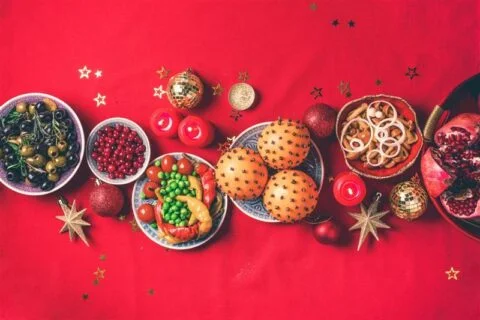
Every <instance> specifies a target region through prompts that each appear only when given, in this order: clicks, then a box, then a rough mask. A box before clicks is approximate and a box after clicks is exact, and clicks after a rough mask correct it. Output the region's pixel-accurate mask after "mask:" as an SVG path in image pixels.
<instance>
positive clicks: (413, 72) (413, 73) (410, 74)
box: [405, 67, 419, 80]
mask: <svg viewBox="0 0 480 320" xmlns="http://www.w3.org/2000/svg"><path fill="white" fill-rule="evenodd" d="M405 75H406V76H407V77H409V78H410V80H412V79H413V78H415V77H418V76H419V74H418V73H417V67H413V68H410V67H408V71H407V72H406V73H405Z"/></svg>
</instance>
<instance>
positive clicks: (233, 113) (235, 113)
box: [230, 109, 242, 122]
mask: <svg viewBox="0 0 480 320" xmlns="http://www.w3.org/2000/svg"><path fill="white" fill-rule="evenodd" d="M241 117H242V114H241V113H240V111H238V110H234V109H232V111H231V112H230V118H232V119H233V121H235V122H237V121H238V119H240V118H241Z"/></svg>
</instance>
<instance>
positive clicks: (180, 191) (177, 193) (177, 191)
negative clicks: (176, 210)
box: [175, 188, 182, 196]
mask: <svg viewBox="0 0 480 320" xmlns="http://www.w3.org/2000/svg"><path fill="white" fill-rule="evenodd" d="M180 193H182V190H180V189H178V188H177V189H175V194H176V195H177V196H178V195H180Z"/></svg>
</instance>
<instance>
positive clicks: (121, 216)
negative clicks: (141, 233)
mask: <svg viewBox="0 0 480 320" xmlns="http://www.w3.org/2000/svg"><path fill="white" fill-rule="evenodd" d="M126 217H127V216H126V215H124V214H121V215H119V216H118V220H120V221H124V220H125V218H126Z"/></svg>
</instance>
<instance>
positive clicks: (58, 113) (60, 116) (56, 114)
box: [53, 109, 67, 120]
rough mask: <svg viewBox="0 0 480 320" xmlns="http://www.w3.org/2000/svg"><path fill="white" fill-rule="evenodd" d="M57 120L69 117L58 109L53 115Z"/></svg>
mask: <svg viewBox="0 0 480 320" xmlns="http://www.w3.org/2000/svg"><path fill="white" fill-rule="evenodd" d="M53 116H54V117H55V119H56V120H63V119H65V117H66V116H67V112H66V111H65V110H63V109H58V110H56V111H55V112H54V113H53Z"/></svg>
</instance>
